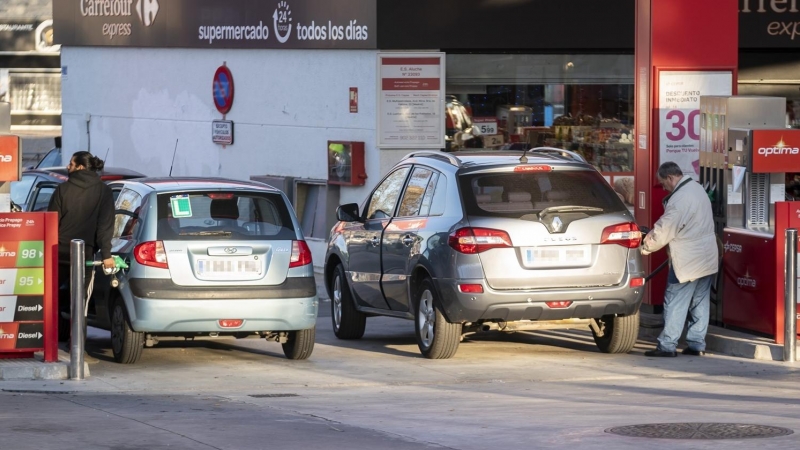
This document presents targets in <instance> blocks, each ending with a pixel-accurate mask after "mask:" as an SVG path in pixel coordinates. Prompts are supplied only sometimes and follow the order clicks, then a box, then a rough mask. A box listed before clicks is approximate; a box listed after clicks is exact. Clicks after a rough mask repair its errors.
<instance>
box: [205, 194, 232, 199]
mask: <svg viewBox="0 0 800 450" xmlns="http://www.w3.org/2000/svg"><path fill="white" fill-rule="evenodd" d="M208 198H210V199H211V200H230V199H232V198H233V194H232V193H226V194H208Z"/></svg>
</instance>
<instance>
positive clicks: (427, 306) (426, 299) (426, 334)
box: [417, 289, 436, 347]
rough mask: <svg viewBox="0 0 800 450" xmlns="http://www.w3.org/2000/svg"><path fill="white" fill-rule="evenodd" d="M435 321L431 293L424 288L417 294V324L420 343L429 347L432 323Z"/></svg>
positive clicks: (431, 338)
mask: <svg viewBox="0 0 800 450" xmlns="http://www.w3.org/2000/svg"><path fill="white" fill-rule="evenodd" d="M435 322H436V311H435V310H434V309H433V294H432V293H431V291H430V290H428V289H425V291H423V292H422V294H420V296H419V306H418V307H417V325H418V326H419V337H420V340H421V341H422V345H423V346H425V347H430V346H431V344H433V324H434V323H435Z"/></svg>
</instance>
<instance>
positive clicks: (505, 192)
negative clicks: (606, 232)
mask: <svg viewBox="0 0 800 450" xmlns="http://www.w3.org/2000/svg"><path fill="white" fill-rule="evenodd" d="M460 183H461V191H462V193H463V196H464V204H465V206H466V210H467V214H468V215H471V216H488V217H512V218H526V219H531V220H537V219H538V218H540V216H544V215H547V214H549V213H551V212H555V211H569V212H576V213H577V212H579V213H583V214H586V215H598V214H606V213H611V212H622V211H627V209H626V208H625V205H624V204H623V203H622V201H621V200H620V198H619V196H618V195H617V194H616V193H615V192H614V191H613V190H612V189H611V187H610V186H609V185H608V183H606V181H605V180H604V179H603V177H602V176H601V175H600V174H599V173H597V172H594V171H589V170H575V171H555V172H502V173H496V172H495V173H475V174H467V175H462V176H461V177H460Z"/></svg>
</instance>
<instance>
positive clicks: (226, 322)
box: [217, 319, 244, 328]
mask: <svg viewBox="0 0 800 450" xmlns="http://www.w3.org/2000/svg"><path fill="white" fill-rule="evenodd" d="M217 323H218V324H219V327H220V328H239V327H241V326H242V324H243V323H244V320H242V319H220V320H218V321H217Z"/></svg>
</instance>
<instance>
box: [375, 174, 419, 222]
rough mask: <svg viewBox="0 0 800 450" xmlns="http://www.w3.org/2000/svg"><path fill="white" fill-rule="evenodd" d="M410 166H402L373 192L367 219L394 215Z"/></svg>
mask: <svg viewBox="0 0 800 450" xmlns="http://www.w3.org/2000/svg"><path fill="white" fill-rule="evenodd" d="M408 170H409V168H408V167H402V168H400V169H397V170H395V171H394V172H392V174H391V175H389V176H388V177H387V178H386V179H385V180H383V183H381V184H380V185H378V187H377V188H375V190H374V191H373V192H372V196H371V197H370V199H369V207H368V208H367V216H366V218H367V219H384V218H388V217H392V213H393V212H394V206H395V205H396V204H397V198H398V197H400V192H401V191H402V190H403V183H404V182H405V181H406V175H408Z"/></svg>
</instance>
